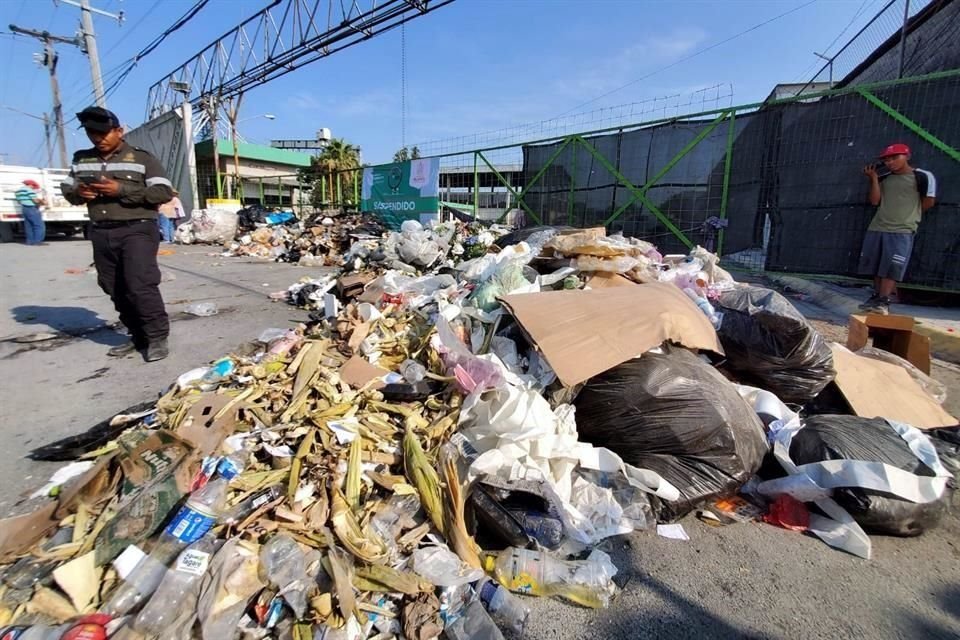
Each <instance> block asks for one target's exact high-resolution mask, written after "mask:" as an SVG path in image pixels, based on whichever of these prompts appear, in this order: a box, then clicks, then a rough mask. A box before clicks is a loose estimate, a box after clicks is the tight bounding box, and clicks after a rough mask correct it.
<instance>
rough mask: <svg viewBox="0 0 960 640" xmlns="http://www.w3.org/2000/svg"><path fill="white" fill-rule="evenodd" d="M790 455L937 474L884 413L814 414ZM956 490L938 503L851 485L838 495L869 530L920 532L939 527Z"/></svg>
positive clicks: (896, 533)
mask: <svg viewBox="0 0 960 640" xmlns="http://www.w3.org/2000/svg"><path fill="white" fill-rule="evenodd" d="M790 459H791V460H793V461H794V462H795V463H796V464H798V465H803V464H810V463H815V462H823V461H825V460H865V461H867V462H883V463H885V464H888V465H890V466H893V467H897V468H898V469H903V470H904V471H909V472H910V473H913V474H915V475H918V476H933V475H935V474H934V472H933V470H932V469H930V468H929V467H927V466H926V465H925V464H924V463H923V462H921V461H920V459H919V458H917V456H916V455H914V453H913V452H912V451H911V450H910V446H909V445H908V444H907V443H906V441H905V440H904V439H903V438H901V437H900V435H899V434H898V433H897V432H896V431H894V430H893V428H892V427H891V426H890V425H889V424H887V421H886V420H884V419H883V418H861V417H858V416H841V415H821V416H811V417H809V418H807V419H806V420H805V421H804V423H803V428H802V429H800V430H799V431H798V432H797V434H796V435H795V436H794V437H793V442H791V444H790ZM949 493H950V489H947V490H946V491H945V492H944V494H943V496H941V497H940V498H939V499H937V500H934V501H933V502H927V503H916V502H910V501H909V500H904V499H902V498H898V497H896V496H893V495H890V494H888V493H884V492H881V491H874V490H871V489H860V488H855V487H845V488H839V489H834V490H833V499H834V500H835V501H836V502H837V504H839V505H840V506H841V507H843V508H844V509H846V510H847V512H848V513H849V514H850V515H851V516H853V519H854V520H856V521H857V522H858V523H859V524H860V526H861V527H863V528H864V530H865V531H870V532H873V533H880V534H887V535H893V536H918V535H920V534H921V533H923V532H924V531H926V530H927V529H930V528H932V527H935V526H936V525H937V524H938V523H939V522H940V519H941V518H942V517H943V515H944V514H945V513H946V512H947V510H948V507H949V503H950V500H949V495H948V494H949Z"/></svg>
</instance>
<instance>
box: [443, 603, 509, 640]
mask: <svg viewBox="0 0 960 640" xmlns="http://www.w3.org/2000/svg"><path fill="white" fill-rule="evenodd" d="M443 632H444V634H445V635H446V636H447V638H449V640H503V633H501V632H500V629H499V628H498V627H497V624H496V623H495V622H494V621H493V620H492V619H491V618H490V614H488V613H487V610H486V609H484V608H483V604H482V603H481V602H480V601H479V600H474V601H473V602H471V603H470V604H468V605H467V607H466V609H465V610H464V612H463V615H461V616H460V617H458V618H457V619H456V620H454V621H453V623H452V624H449V625H447V626H445V627H444V629H443Z"/></svg>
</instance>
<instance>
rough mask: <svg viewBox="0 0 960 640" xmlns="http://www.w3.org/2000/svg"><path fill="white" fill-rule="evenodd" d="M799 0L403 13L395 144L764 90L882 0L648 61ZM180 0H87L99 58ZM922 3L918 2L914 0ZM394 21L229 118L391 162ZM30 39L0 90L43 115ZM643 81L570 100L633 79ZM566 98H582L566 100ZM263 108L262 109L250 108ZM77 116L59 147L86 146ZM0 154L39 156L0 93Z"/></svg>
mask: <svg viewBox="0 0 960 640" xmlns="http://www.w3.org/2000/svg"><path fill="white" fill-rule="evenodd" d="M807 2H809V0H765V1H759V2H757V1H753V0H716V1H696V0H672V1H670V2H656V1H652V0H623V1H617V0H592V1H586V2H584V1H577V0H571V1H567V0H457V2H455V3H453V4H452V5H449V6H447V7H443V8H441V9H439V10H437V11H436V12H434V13H431V14H429V15H427V16H425V17H422V18H418V19H416V20H414V21H412V22H411V23H409V24H408V25H407V28H406V60H407V64H406V76H407V125H406V141H407V143H408V144H412V143H416V142H421V141H426V140H434V139H438V138H447V137H452V136H461V135H467V134H471V133H476V132H481V131H487V130H493V129H499V128H503V127H510V126H515V125H519V124H525V123H528V122H533V121H540V120H542V119H546V118H552V117H555V116H557V115H559V114H562V113H564V112H568V111H570V110H573V111H574V112H576V111H577V110H580V111H586V110H591V109H595V108H598V107H602V106H611V105H618V104H624V103H629V102H634V101H641V100H644V99H648V98H654V97H657V96H665V95H672V94H678V93H679V94H689V93H691V92H692V91H695V90H697V89H699V88H702V87H706V86H711V85H716V84H718V83H723V84H726V85H730V86H732V91H733V98H732V101H733V103H734V104H740V103H748V102H753V101H756V100H761V99H763V98H764V97H766V95H767V94H768V93H769V92H770V89H771V88H772V86H773V85H774V84H776V83H778V82H796V81H800V80H807V79H809V76H810V75H811V74H812V72H813V71H814V69H815V68H819V65H817V64H816V62H817V60H816V58H815V57H814V56H813V54H812V52H813V51H819V52H823V51H824V48H826V47H827V46H828V45H830V43H831V42H832V41H833V40H834V39H835V37H836V36H837V35H838V34H839V33H840V32H841V30H843V29H844V28H845V27H847V26H848V24H850V21H851V18H853V17H854V15H855V14H857V13H858V12H861V15H860V16H859V18H857V20H855V21H854V22H853V24H852V25H850V26H849V30H848V31H847V33H846V35H845V36H844V37H843V38H841V39H840V41H838V42H837V44H835V45H833V49H832V50H831V51H835V50H836V48H837V47H839V46H840V45H841V44H842V43H843V42H845V41H846V39H847V38H848V37H849V36H850V35H852V34H853V33H854V32H855V31H856V29H858V28H859V26H860V25H862V24H863V23H864V22H866V20H867V19H869V16H871V15H872V14H873V13H875V12H876V11H877V10H878V9H879V8H880V7H881V6H882V5H883V4H884V3H883V2H882V1H881V0H817V1H816V2H814V3H813V4H812V5H810V6H806V7H804V8H802V9H800V10H798V11H796V12H794V13H792V14H791V15H789V16H787V17H785V18H782V19H780V20H778V21H776V22H773V23H771V24H769V25H767V26H764V27H762V28H760V29H757V30H756V31H753V32H751V33H749V34H747V35H745V36H743V37H740V38H737V39H735V40H733V41H732V42H729V43H727V44H724V45H723V46H720V47H718V48H716V49H713V50H711V51H709V52H707V53H704V54H702V55H699V56H696V57H693V58H692V59H690V60H688V61H685V62H682V63H681V64H678V65H676V66H674V67H672V68H670V69H669V70H666V71H660V72H659V73H654V72H657V71H658V70H660V69H663V68H664V67H665V66H667V65H671V64H673V63H675V62H677V61H678V60H681V59H683V58H684V57H686V56H689V55H691V54H693V53H695V52H696V51H698V50H700V49H703V48H705V47H708V46H710V45H712V44H714V43H717V42H720V41H722V40H724V39H726V38H729V37H730V36H733V35H735V34H737V33H739V32H741V31H743V30H745V29H747V28H749V27H752V26H754V25H756V24H758V23H761V22H763V21H765V20H767V19H769V18H772V17H774V16H776V15H778V14H781V13H783V12H785V11H787V10H789V9H791V8H793V7H798V6H801V5H804V4H807ZM192 4H193V0H162V2H158V1H157V0H93V5H94V6H96V7H99V8H102V9H105V10H109V11H117V10H120V9H122V10H123V11H124V12H125V14H126V21H125V22H124V24H123V26H117V23H116V22H115V21H112V20H109V19H107V18H104V17H100V16H96V17H95V18H94V20H95V28H96V32H97V41H98V44H99V49H100V53H101V64H102V66H103V69H104V71H105V72H107V71H109V70H110V69H112V68H113V67H114V66H116V65H118V64H119V63H121V62H123V61H124V60H126V59H127V58H129V57H130V56H132V55H133V54H134V53H135V52H137V51H138V50H139V49H140V48H141V47H143V46H144V44H146V43H147V42H149V41H150V40H152V39H153V38H154V37H155V36H156V35H157V34H158V33H160V32H161V31H162V30H163V29H164V28H165V27H167V26H168V25H170V24H171V23H172V22H173V21H174V20H175V19H176V18H178V17H179V16H180V15H182V14H183V13H184V12H185V11H186V10H187V9H188V8H189V7H190V6H191V5H192ZM265 4H266V1H265V0H212V1H211V2H210V3H209V4H208V5H207V6H206V7H205V8H204V9H203V10H202V11H201V12H200V13H199V14H198V15H197V17H196V18H194V20H193V21H192V22H191V23H190V24H188V25H187V26H186V27H184V28H183V29H181V30H180V31H178V32H177V33H176V34H174V35H173V36H171V37H169V38H167V40H165V41H164V43H163V44H162V45H161V46H160V47H159V48H158V49H157V50H156V51H154V52H153V53H152V54H151V55H150V56H148V57H147V58H145V59H144V60H143V61H141V63H140V64H139V66H138V68H137V69H136V70H135V71H134V72H133V73H132V74H130V76H129V77H128V78H127V80H126V82H125V83H124V84H123V85H122V87H121V88H120V90H119V91H118V92H117V93H116V94H115V95H114V96H113V97H112V98H111V99H110V100H109V104H108V106H109V108H110V109H112V110H114V111H116V112H117V113H118V114H119V115H120V117H121V119H122V120H123V121H124V122H125V124H127V125H129V126H136V125H138V124H140V123H141V122H142V120H143V116H144V111H145V108H146V95H147V89H148V88H149V86H150V85H151V84H153V83H154V82H156V81H157V80H158V79H160V78H161V77H163V76H164V75H165V74H166V73H167V72H169V71H170V70H172V69H173V68H175V67H176V66H178V65H179V64H180V63H181V62H183V61H185V60H186V59H187V58H188V57H189V56H191V55H192V54H194V53H195V52H196V51H197V50H199V49H200V48H201V47H202V46H204V45H206V44H207V43H209V42H210V41H211V40H213V39H214V38H215V37H216V36H218V35H220V34H221V33H223V32H224V31H226V30H228V29H229V28H230V27H232V26H234V25H235V24H237V23H238V22H239V21H240V20H241V19H242V18H244V17H247V16H249V15H250V14H251V13H253V12H254V11H255V10H256V9H258V8H260V7H262V6H264V5H265ZM918 4H919V3H918ZM11 22H14V23H16V24H18V25H19V26H23V27H29V28H34V29H38V30H43V29H48V30H49V31H50V32H51V33H54V34H59V35H72V34H73V33H74V32H75V31H76V29H77V28H78V22H79V10H78V9H76V8H74V7H72V6H70V5H65V4H63V3H59V5H58V6H55V5H54V2H53V1H52V0H0V25H3V27H2V28H3V30H4V31H6V25H8V24H9V23H11ZM400 41H401V39H400V30H399V29H397V30H394V31H392V32H390V33H387V34H384V35H381V36H378V37H376V38H374V39H373V40H370V41H368V42H364V43H361V44H359V45H356V46H355V47H352V48H350V49H347V50H345V51H342V52H340V53H337V54H335V55H333V56H331V57H330V58H327V59H324V60H320V61H318V62H315V63H313V64H311V65H310V66H307V67H304V68H301V69H300V70H298V71H295V72H293V73H291V74H288V75H286V76H284V77H283V78H280V79H279V80H276V81H274V82H272V83H270V84H267V85H264V86H260V87H257V88H256V89H253V90H252V91H251V92H249V93H248V94H247V95H246V96H245V97H244V102H243V110H242V112H241V116H240V118H241V120H243V119H245V118H251V119H250V120H247V121H245V122H243V123H242V124H241V126H240V129H241V133H242V135H243V136H244V137H246V138H247V139H248V140H250V141H257V142H267V141H269V140H270V139H271V138H308V137H312V136H313V134H314V133H315V131H316V130H317V129H318V128H319V127H329V128H330V129H332V131H333V135H334V136H337V137H344V138H346V139H347V140H349V141H350V142H352V143H354V144H359V145H360V146H361V147H362V148H363V156H364V160H365V161H368V162H381V161H388V160H389V159H390V157H391V156H392V155H393V152H394V151H395V150H396V149H398V148H399V147H400V146H401V116H400V113H401V109H400V102H401V82H400V59H401V56H400V52H401V46H400ZM40 48H41V47H40V43H39V42H38V41H35V40H33V39H32V38H27V37H23V36H18V37H16V38H13V37H11V36H9V35H4V36H2V37H0V55H2V56H3V60H4V64H5V69H4V71H3V74H2V76H3V77H2V78H0V105H5V106H7V107H13V108H15V109H19V110H21V111H25V112H28V113H32V114H36V115H40V114H42V113H43V112H44V111H47V110H49V109H50V103H51V99H50V87H49V81H48V79H47V77H46V70H45V69H43V68H42V67H40V66H38V65H36V64H35V63H34V62H33V60H32V54H33V53H34V52H37V51H40ZM58 51H59V53H60V66H59V75H60V84H61V92H62V94H63V102H64V113H65V117H66V118H69V117H70V116H72V114H73V113H74V112H76V111H78V110H79V109H80V108H82V107H83V106H85V105H86V104H88V103H90V102H92V99H91V97H90V95H91V88H90V74H89V67H88V63H87V60H86V57H85V56H83V55H82V54H81V53H80V52H79V51H78V50H77V49H75V48H73V47H69V46H67V45H60V46H59V47H58ZM649 74H653V75H652V76H651V77H649V78H647V79H645V80H643V81H642V82H635V83H633V84H631V85H630V86H628V87H626V88H624V89H622V90H618V91H614V92H613V93H612V94H611V95H607V96H605V97H603V98H602V99H601V100H598V101H595V102H591V103H590V104H589V105H586V106H582V107H579V105H582V104H583V103H585V102H587V101H589V100H591V99H593V98H596V97H597V96H600V95H603V94H605V93H607V92H610V91H612V90H615V89H617V88H618V87H621V86H623V85H625V84H627V83H630V82H631V81H634V80H636V79H637V78H641V77H644V76H647V75H649ZM578 107H579V108H578ZM264 113H270V114H274V115H275V116H276V119H274V120H272V121H271V120H267V119H265V118H257V117H255V116H258V115H261V114H264ZM75 127H76V124H75V123H74V124H73V125H71V126H70V127H68V133H67V147H68V151H69V152H72V151H73V150H74V149H76V148H79V147H82V146H87V145H86V139H85V136H84V135H83V133H82V132H80V131H77V130H76V129H75ZM0 153H5V154H7V155H6V156H5V157H3V160H4V162H5V163H7V164H32V165H37V164H42V163H44V162H45V152H44V151H43V129H42V125H41V123H40V122H39V121H37V120H34V119H31V118H29V117H27V116H23V115H21V114H18V113H15V112H12V111H10V110H9V109H6V108H0Z"/></svg>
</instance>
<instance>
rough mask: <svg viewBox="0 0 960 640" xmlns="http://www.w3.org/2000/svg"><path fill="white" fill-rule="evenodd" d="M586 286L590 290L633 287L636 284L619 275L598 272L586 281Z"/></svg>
mask: <svg viewBox="0 0 960 640" xmlns="http://www.w3.org/2000/svg"><path fill="white" fill-rule="evenodd" d="M587 286H588V287H590V288H591V289H610V288H611V287H635V286H637V283H636V282H634V281H633V280H630V279H629V278H625V277H623V276H622V275H620V274H619V273H609V272H606V271H598V272H596V273H594V274H593V276H591V278H590V279H589V280H587Z"/></svg>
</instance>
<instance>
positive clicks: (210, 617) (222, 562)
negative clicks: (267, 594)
mask: <svg viewBox="0 0 960 640" xmlns="http://www.w3.org/2000/svg"><path fill="white" fill-rule="evenodd" d="M258 566H259V560H258V558H257V554H256V553H255V552H254V551H252V550H250V549H248V548H247V547H245V546H243V545H242V544H240V541H239V539H238V538H231V539H230V540H228V541H227V542H226V543H225V544H224V545H223V547H222V548H221V549H220V551H219V552H218V553H217V554H216V555H215V556H214V557H213V560H212V561H211V563H210V570H209V572H208V573H207V576H206V577H205V578H204V581H203V585H202V586H201V588H200V599H199V601H198V603H197V615H198V617H199V619H200V625H201V627H202V629H203V639H204V640H221V639H222V638H232V637H233V636H234V634H235V632H236V629H237V627H238V625H239V624H240V619H241V618H242V617H243V615H244V612H245V611H246V609H247V605H248V603H249V601H250V599H251V598H252V597H254V596H255V595H256V594H257V593H258V592H259V591H260V590H261V589H262V588H263V587H264V583H263V581H262V580H261V579H260V577H259V574H258V570H257V569H258Z"/></svg>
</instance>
